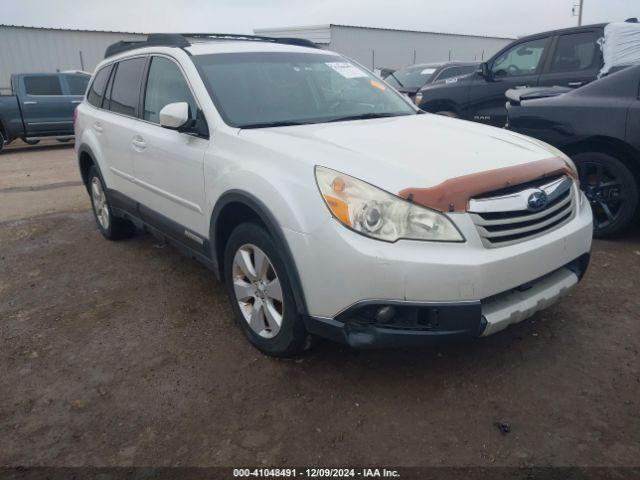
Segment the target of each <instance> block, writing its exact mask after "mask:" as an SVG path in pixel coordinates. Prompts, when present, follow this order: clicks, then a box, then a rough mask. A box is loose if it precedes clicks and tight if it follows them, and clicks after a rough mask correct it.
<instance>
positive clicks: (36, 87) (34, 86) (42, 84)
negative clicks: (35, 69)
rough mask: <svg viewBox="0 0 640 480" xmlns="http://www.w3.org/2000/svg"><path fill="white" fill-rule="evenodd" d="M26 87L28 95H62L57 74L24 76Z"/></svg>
mask: <svg viewBox="0 0 640 480" xmlns="http://www.w3.org/2000/svg"><path fill="white" fill-rule="evenodd" d="M24 88H25V91H26V92H27V95H62V88H61V87H60V79H59V78H58V76H57V75H38V76H33V77H24Z"/></svg>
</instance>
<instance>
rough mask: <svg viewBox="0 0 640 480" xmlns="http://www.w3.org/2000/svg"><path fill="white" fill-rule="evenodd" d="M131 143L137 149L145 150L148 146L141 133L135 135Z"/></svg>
mask: <svg viewBox="0 0 640 480" xmlns="http://www.w3.org/2000/svg"><path fill="white" fill-rule="evenodd" d="M131 144H132V145H133V147H134V148H135V149H136V150H144V149H145V148H147V144H146V143H145V141H144V138H142V137H141V136H140V135H138V136H136V137H133V140H131Z"/></svg>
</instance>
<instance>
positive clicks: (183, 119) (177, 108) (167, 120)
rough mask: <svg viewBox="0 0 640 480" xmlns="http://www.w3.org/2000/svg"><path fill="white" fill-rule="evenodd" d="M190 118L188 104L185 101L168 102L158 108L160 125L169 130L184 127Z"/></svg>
mask: <svg viewBox="0 0 640 480" xmlns="http://www.w3.org/2000/svg"><path fill="white" fill-rule="evenodd" d="M189 120H190V118H189V104H188V103H187V102H176V103H170V104H168V105H165V106H164V107H162V110H160V126H162V127H164V128H169V129H171V130H178V129H179V128H180V127H184V126H185V124H186V123H187V122H188V121H189Z"/></svg>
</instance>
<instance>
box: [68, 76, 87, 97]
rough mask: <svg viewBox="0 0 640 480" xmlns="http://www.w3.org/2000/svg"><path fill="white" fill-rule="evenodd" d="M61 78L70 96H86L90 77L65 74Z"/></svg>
mask: <svg viewBox="0 0 640 480" xmlns="http://www.w3.org/2000/svg"><path fill="white" fill-rule="evenodd" d="M61 76H62V81H63V82H64V83H65V84H66V86H67V91H68V92H69V95H76V96H80V95H84V92H85V91H86V90H87V84H88V83H89V76H88V75H80V74H73V73H63V74H62V75H61Z"/></svg>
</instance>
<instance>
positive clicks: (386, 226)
mask: <svg viewBox="0 0 640 480" xmlns="http://www.w3.org/2000/svg"><path fill="white" fill-rule="evenodd" d="M315 173H316V181H317V183H318V188H319V189H320V193H321V194H322V198H323V199H324V201H325V203H326V205H327V207H328V208H329V210H330V211H331V213H332V214H333V216H334V217H335V218H336V219H338V220H339V221H340V223H342V224H343V225H344V226H346V227H348V228H350V229H352V230H355V231H356V232H358V233H361V234H363V235H366V236H368V237H372V238H376V239H378V240H384V241H387V242H395V241H396V240H398V239H400V238H404V239H409V240H435V241H439V242H462V241H464V238H463V237H462V235H461V234H460V232H459V231H458V229H457V228H456V227H455V226H454V225H453V223H451V220H449V219H448V218H447V217H446V216H445V215H443V214H441V213H439V212H436V211H435V210H430V209H428V208H425V207H421V206H419V205H415V204H413V203H411V202H408V201H406V200H404V199H402V198H400V197H396V196H395V195H392V194H390V193H387V192H385V191H384V190H381V189H379V188H377V187H374V186H373V185H369V184H368V183H366V182H363V181H362V180H358V179H357V178H353V177H350V176H349V175H345V174H344V173H340V172H337V171H335V170H331V169H329V168H326V167H321V166H316V170H315Z"/></svg>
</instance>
